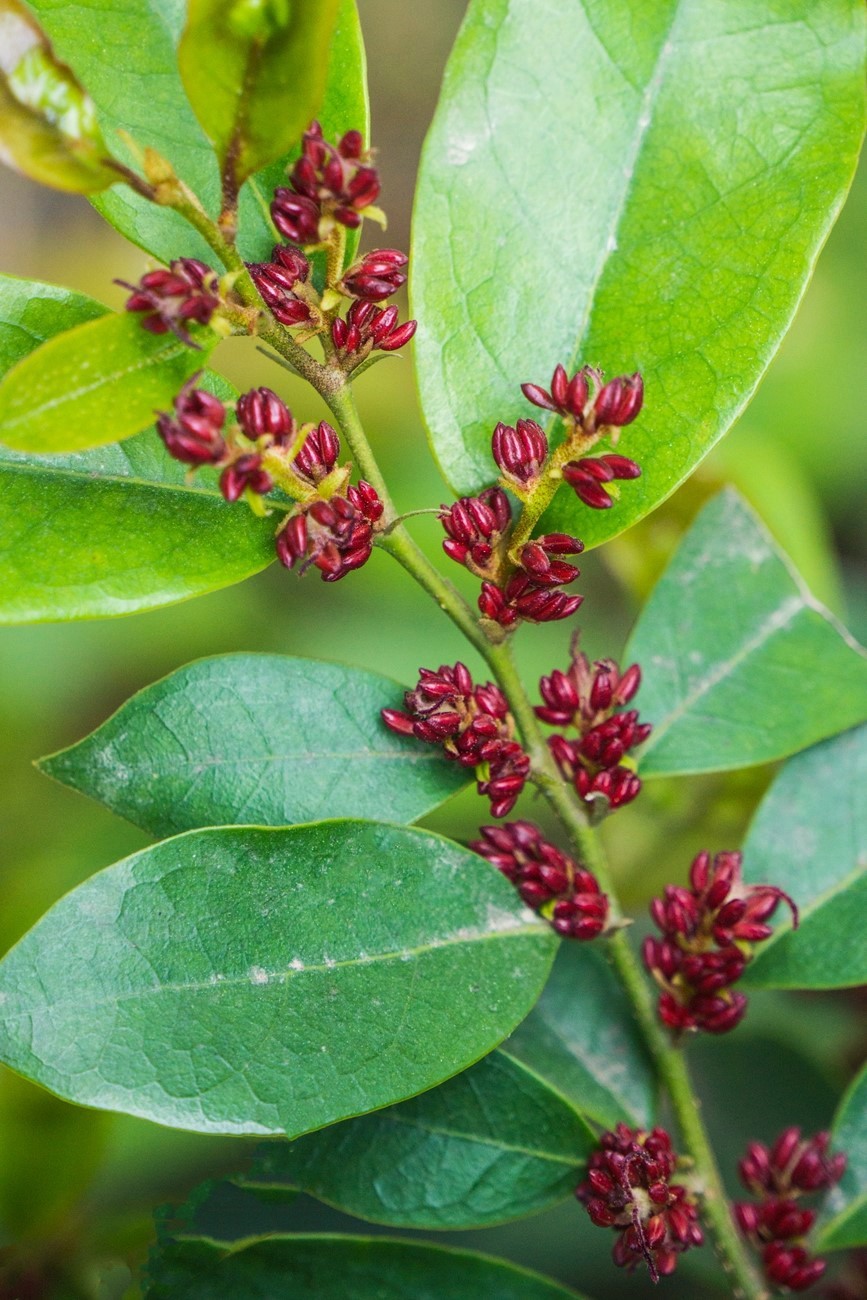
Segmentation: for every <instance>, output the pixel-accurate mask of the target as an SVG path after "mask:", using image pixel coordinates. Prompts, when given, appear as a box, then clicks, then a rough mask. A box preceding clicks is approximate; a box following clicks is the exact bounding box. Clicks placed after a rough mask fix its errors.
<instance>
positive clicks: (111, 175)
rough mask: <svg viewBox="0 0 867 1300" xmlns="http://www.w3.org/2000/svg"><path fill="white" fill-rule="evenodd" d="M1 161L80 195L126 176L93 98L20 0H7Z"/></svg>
mask: <svg viewBox="0 0 867 1300" xmlns="http://www.w3.org/2000/svg"><path fill="white" fill-rule="evenodd" d="M0 161H2V162H4V163H6V164H7V165H8V166H10V167H14V168H15V169H16V170H17V171H20V172H23V174H24V175H25V176H29V177H31V178H32V179H33V180H35V181H40V182H41V184H43V185H51V186H53V187H54V188H55V189H59V190H72V191H74V192H76V193H80V194H89V193H92V192H93V191H95V190H104V189H106V188H107V186H109V185H114V184H115V183H116V182H117V181H119V180H121V178H122V173H121V170H120V169H119V168H118V167H117V166H116V165H114V164H113V162H112V159H111V157H110V155H109V152H108V149H107V147H106V144H105V141H104V140H103V138H102V135H101V134H100V131H99V127H98V126H97V123H96V114H95V112H94V108H93V104H92V103H91V101H90V99H89V98H88V96H87V94H86V92H85V91H84V90H83V89H82V87H81V86H80V85H79V84H78V82H77V81H76V79H75V77H74V76H73V74H72V72H71V71H70V70H69V68H67V67H66V66H65V65H64V64H63V63H61V62H60V60H59V59H57V58H55V55H54V51H53V50H52V48H51V45H50V43H49V42H48V40H46V38H45V35H44V33H43V32H42V31H41V29H40V28H39V26H38V25H37V23H35V22H34V21H33V18H32V17H31V15H30V12H29V11H28V9H27V8H26V7H25V6H24V5H23V4H21V3H19V0H0Z"/></svg>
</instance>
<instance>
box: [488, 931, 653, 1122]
mask: <svg viewBox="0 0 867 1300" xmlns="http://www.w3.org/2000/svg"><path fill="white" fill-rule="evenodd" d="M500 1051H501V1052H504V1053H506V1054H507V1055H508V1056H510V1057H514V1058H515V1059H516V1060H519V1061H522V1062H523V1063H524V1064H525V1065H527V1066H529V1068H530V1069H531V1070H533V1071H534V1072H535V1073H536V1074H538V1075H539V1076H540V1077H541V1078H543V1079H544V1080H545V1082H546V1083H547V1084H549V1085H550V1086H551V1087H552V1088H555V1089H557V1090H558V1091H559V1092H561V1093H562V1094H563V1096H564V1097H566V1098H567V1099H568V1100H569V1101H570V1102H571V1103H572V1105H573V1106H575V1107H576V1109H578V1110H579V1111H581V1113H582V1114H584V1115H588V1116H589V1117H590V1118H591V1119H593V1120H595V1121H596V1122H597V1123H599V1124H602V1125H604V1127H605V1128H613V1127H614V1125H615V1124H617V1123H618V1122H619V1121H620V1120H623V1121H624V1122H625V1123H627V1124H633V1125H638V1126H639V1127H647V1126H649V1125H650V1124H652V1122H653V1117H654V1113H655V1110H656V1075H655V1071H654V1068H653V1064H652V1062H651V1059H650V1056H649V1055H648V1052H647V1049H646V1048H645V1046H644V1043H643V1041H642V1038H641V1035H640V1033H639V1031H638V1026H637V1024H636V1022H635V1017H634V1014H633V1011H632V1008H631V1006H630V1004H629V1001H628V999H627V998H626V996H625V994H624V992H623V990H622V988H621V986H620V983H619V982H618V980H617V978H616V977H615V975H614V972H613V971H612V969H611V967H610V965H609V964H608V961H607V959H606V957H605V952H604V948H601V947H599V946H597V945H592V946H591V945H590V944H577V943H564V944H562V945H561V947H560V952H559V953H558V954H557V960H556V962H555V964H554V969H553V971H552V972H551V978H550V979H549V980H548V983H547V984H546V985H545V991H544V993H543V994H542V996H541V998H540V999H539V1001H538V1002H537V1003H536V1005H535V1007H534V1008H533V1010H532V1011H531V1012H530V1015H529V1016H528V1017H527V1019H526V1020H525V1021H523V1023H522V1024H520V1025H519V1026H518V1028H517V1029H516V1030H515V1032H514V1033H513V1034H512V1036H511V1038H509V1039H508V1041H507V1042H505V1043H504V1044H503V1046H502V1048H500Z"/></svg>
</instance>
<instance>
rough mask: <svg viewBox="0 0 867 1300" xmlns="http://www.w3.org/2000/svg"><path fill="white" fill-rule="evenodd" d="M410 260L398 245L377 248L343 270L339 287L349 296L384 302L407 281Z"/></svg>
mask: <svg viewBox="0 0 867 1300" xmlns="http://www.w3.org/2000/svg"><path fill="white" fill-rule="evenodd" d="M408 261H409V259H408V257H407V255H406V253H401V252H399V251H398V250H397V249H396V248H375V249H374V250H373V252H372V253H365V254H364V256H363V257H362V258H360V259H359V261H357V262H355V263H354V264H353V265H352V266H350V268H349V270H348V271H345V272H344V275H343V279H342V280H341V282H340V288H341V289H342V290H343V292H344V293H345V294H346V295H347V297H349V298H364V299H365V300H366V301H367V302H382V301H383V299H385V298H390V297H391V295H392V294H393V293H397V291H398V289H400V288H402V286H403V285H405V284H406V271H405V270H404V269H403V268H404V267H405V266H406V264H407V262H408Z"/></svg>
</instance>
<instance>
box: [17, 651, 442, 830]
mask: <svg viewBox="0 0 867 1300" xmlns="http://www.w3.org/2000/svg"><path fill="white" fill-rule="evenodd" d="M400 698H401V688H400V686H399V685H398V684H397V682H394V681H392V680H391V679H390V678H387V677H381V676H379V674H377V673H369V672H364V671H362V670H361V669H359V668H348V667H345V666H344V665H342V664H329V663H320V662H317V661H316V660H312V659H292V658H289V657H287V656H284V655H264V654H237V655H221V656H220V657H219V658H216V659H202V660H200V661H199V662H198V663H193V664H187V665H186V667H184V668H181V669H179V670H178V671H177V672H175V673H172V674H171V676H170V677H166V678H164V679H163V680H162V681H161V682H157V683H156V684H155V685H153V686H149V687H147V688H146V689H145V690H143V691H140V692H139V694H138V695H135V696H133V698H132V699H131V700H129V701H128V702H127V703H126V704H124V705H123V707H122V708H121V709H119V710H118V712H117V713H116V714H115V715H114V716H113V717H112V718H109V720H108V721H107V722H106V723H104V724H103V726H101V727H100V728H99V730H98V731H95V732H94V733H93V735H91V736H88V737H87V738H86V739H85V740H83V741H81V742H80V743H79V744H78V745H75V746H73V747H72V748H71V749H66V750H64V751H62V753H59V754H55V755H53V756H52V757H51V758H48V759H46V760H44V761H43V764H42V767H43V770H44V771H46V772H48V774H49V775H50V776H53V777H54V778H55V779H56V780H58V781H62V782H64V783H65V784H66V785H70V786H72V787H73V788H74V789H76V790H80V791H81V792H82V793H83V794H89V795H91V796H92V797H93V798H94V799H98V800H100V802H101V803H104V804H106V805H107V806H108V807H109V808H111V810H112V811H113V812H116V813H119V814H120V816H122V817H126V818H128V819H129V820H130V821H132V822H135V823H136V825H138V826H143V827H144V829H145V830H149V831H153V833H154V834H155V835H159V836H163V835H173V834H175V833H176V832H177V831H185V830H191V829H192V828H194V827H197V826H221V825H238V824H240V823H242V822H246V823H251V822H253V823H256V824H257V825H263V826H287V825H291V824H293V823H297V822H308V821H316V820H317V819H318V818H322V817H327V816H328V815H329V814H332V813H333V812H334V810H335V808H339V810H340V812H341V813H342V814H343V815H344V816H346V817H369V818H385V817H387V818H388V819H389V820H390V821H397V822H404V821H406V822H411V821H415V820H416V818H418V817H422V816H423V815H424V814H425V813H426V812H429V811H430V810H431V809H432V808H435V807H436V806H437V804H439V803H442V801H443V800H444V799H447V798H448V797H449V795H451V794H453V793H454V792H455V791H456V790H459V789H460V788H461V786H463V785H465V784H466V780H467V777H466V773H465V772H464V770H463V769H461V768H459V767H458V766H457V765H456V764H453V763H447V762H445V761H444V759H443V757H442V755H441V754H440V753H439V751H438V750H436V749H433V748H431V747H430V746H421V745H419V744H418V742H416V741H413V740H412V739H405V738H404V737H402V736H395V735H394V733H393V732H390V731H388V730H387V729H386V727H385V726H384V725H383V724H382V723H381V722H380V719H379V713H380V710H381V709H383V708H386V707H393V705H394V702H395V700H398V701H399V700H400Z"/></svg>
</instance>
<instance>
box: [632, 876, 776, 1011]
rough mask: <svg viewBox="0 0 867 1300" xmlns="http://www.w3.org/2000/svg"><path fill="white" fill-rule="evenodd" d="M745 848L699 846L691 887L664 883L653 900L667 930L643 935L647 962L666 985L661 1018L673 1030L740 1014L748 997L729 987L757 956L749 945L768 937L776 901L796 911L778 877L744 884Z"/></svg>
mask: <svg viewBox="0 0 867 1300" xmlns="http://www.w3.org/2000/svg"><path fill="white" fill-rule="evenodd" d="M741 863H742V856H741V854H740V853H717V855H716V856H715V857H714V858H713V859H711V856H710V854H709V853H700V854H699V855H698V857H697V858H696V859H695V860H694V861H693V863H692V866H691V867H690V872H689V882H690V883H689V887H688V888H687V887H686V886H683V885H666V887H665V892H664V894H663V896H662V898H655V899H654V900H653V902H652V903H651V906H650V915H651V916H652V917H653V920H654V921H655V923H656V925H657V926H658V928H659V930H660V931H661V932H662V938H661V939H656V938H653V937H648V938H647V939H645V941H644V947H643V957H644V964H645V966H646V967H647V969H648V970H649V971H650V973H651V975H652V976H653V978H654V979H655V980H656V982H657V984H658V985H659V986H660V988H661V989H662V993H661V995H660V999H659V1018H660V1020H662V1022H663V1024H665V1025H668V1027H669V1028H670V1029H672V1030H674V1031H675V1032H677V1033H679V1032H681V1031H683V1030H687V1029H690V1030H699V1029H700V1030H704V1032H705V1033H709V1034H724V1033H726V1032H727V1031H728V1030H730V1029H734V1027H735V1025H736V1024H738V1022H739V1021H740V1020H741V1019H742V1018H743V1015H744V1012H745V1011H746V1006H747V999H746V997H745V996H744V994H743V993H734V992H732V987H731V986H732V985H733V984H735V983H736V982H737V980H739V979H740V977H741V975H742V974H743V971H744V968H745V966H746V965H747V963H748V961H749V960H750V958H751V956H752V952H751V945H752V944H754V943H760V942H761V941H762V940H763V939H767V938H768V936H769V935H770V934H771V933H772V928H771V926H770V925H768V924H767V922H768V920H769V918H770V917H771V916H772V915H773V913H774V911H775V910H776V908H777V906H778V904H779V903H781V902H785V903H787V904H788V906H789V907H790V908H791V909H792V916H793V918H794V923H795V925H797V924H798V912H797V908H796V907H795V904H794V903H793V902H792V900H791V898H789V896H788V894H785V893H783V891H782V890H781V889H777V888H776V887H775V886H773V885H746V884H744V882H743V880H742V879H741Z"/></svg>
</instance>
